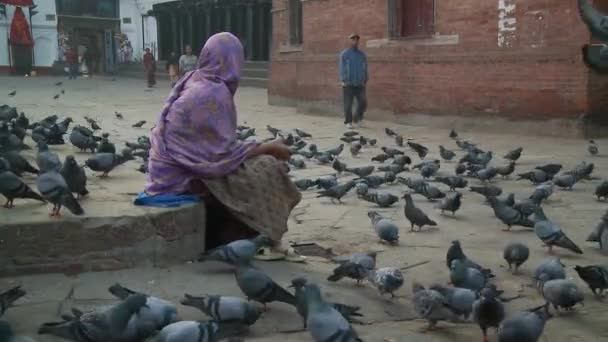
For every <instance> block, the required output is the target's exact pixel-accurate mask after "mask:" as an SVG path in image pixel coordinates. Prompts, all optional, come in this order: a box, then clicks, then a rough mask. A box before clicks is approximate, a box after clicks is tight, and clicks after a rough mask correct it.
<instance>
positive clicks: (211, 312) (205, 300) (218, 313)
mask: <svg viewBox="0 0 608 342" xmlns="http://www.w3.org/2000/svg"><path fill="white" fill-rule="evenodd" d="M180 303H181V304H182V305H185V306H191V307H195V308H197V309H199V310H201V311H202V312H204V313H205V314H206V315H207V316H209V317H211V318H212V319H213V320H215V321H217V322H233V321H236V322H239V323H242V324H244V325H253V324H254V323H255V322H256V321H257V320H258V319H259V318H260V316H261V314H262V312H261V311H260V310H258V309H257V307H256V306H255V305H253V304H251V303H250V302H248V301H246V300H244V299H242V298H239V297H228V296H216V295H205V296H201V297H195V296H192V295H189V294H185V295H184V298H182V299H181V300H180Z"/></svg>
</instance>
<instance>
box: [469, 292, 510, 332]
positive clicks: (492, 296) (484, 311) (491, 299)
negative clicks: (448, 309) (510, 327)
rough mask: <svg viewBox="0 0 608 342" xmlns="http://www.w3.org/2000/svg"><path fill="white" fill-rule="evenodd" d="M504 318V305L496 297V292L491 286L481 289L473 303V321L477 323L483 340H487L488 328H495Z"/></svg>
mask: <svg viewBox="0 0 608 342" xmlns="http://www.w3.org/2000/svg"><path fill="white" fill-rule="evenodd" d="M504 319H505V307H504V305H503V304H502V303H501V302H500V301H499V300H498V299H497V293H496V291H495V290H494V288H492V287H486V288H484V289H483V290H481V296H480V297H479V299H477V300H476V301H475V302H474V303H473V321H475V323H477V324H478V325H479V328H480V329H481V332H482V334H483V341H484V342H489V340H488V328H497V329H498V327H499V326H500V323H501V322H502V321H503V320H504Z"/></svg>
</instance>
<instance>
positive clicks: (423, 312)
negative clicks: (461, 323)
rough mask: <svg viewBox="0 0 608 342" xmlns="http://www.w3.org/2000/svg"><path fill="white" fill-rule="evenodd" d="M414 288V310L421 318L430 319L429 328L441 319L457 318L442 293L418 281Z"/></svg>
mask: <svg viewBox="0 0 608 342" xmlns="http://www.w3.org/2000/svg"><path fill="white" fill-rule="evenodd" d="M412 290H413V292H414V296H413V297H412V304H413V305H414V310H415V311H416V313H417V314H418V315H419V316H420V317H421V318H423V319H425V320H427V321H428V323H429V325H428V327H427V330H431V329H433V328H434V327H435V325H436V324H437V322H439V321H451V320H454V319H455V318H456V316H457V315H456V314H455V313H454V312H452V311H451V310H450V308H449V306H448V302H447V300H446V299H445V297H444V296H443V295H442V294H441V293H439V292H437V291H435V290H431V289H429V290H427V289H425V288H424V286H422V285H421V284H419V283H417V282H414V284H413V286H412Z"/></svg>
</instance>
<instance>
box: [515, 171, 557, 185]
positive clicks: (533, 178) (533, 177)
mask: <svg viewBox="0 0 608 342" xmlns="http://www.w3.org/2000/svg"><path fill="white" fill-rule="evenodd" d="M517 176H518V177H519V178H518V180H519V179H527V180H529V181H530V182H532V184H535V185H538V184H540V183H544V182H546V181H548V180H550V179H551V177H552V176H550V175H549V174H547V173H546V172H545V171H543V170H540V169H534V170H532V171H529V172H524V173H519V174H518V175H517Z"/></svg>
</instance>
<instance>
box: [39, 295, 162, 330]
mask: <svg viewBox="0 0 608 342" xmlns="http://www.w3.org/2000/svg"><path fill="white" fill-rule="evenodd" d="M146 300H147V299H146V296H145V295H143V294H136V295H132V296H129V297H128V298H127V299H125V300H123V301H121V302H119V303H117V304H114V305H111V306H105V307H99V308H95V309H93V310H91V311H88V312H84V313H82V312H80V311H75V310H72V311H74V313H75V316H76V317H71V319H70V320H66V319H65V317H64V321H63V322H57V323H44V324H43V325H42V326H41V327H40V329H39V330H38V333H39V334H43V335H44V334H48V335H55V336H59V337H62V338H65V339H68V340H72V341H79V342H84V341H93V342H102V341H139V340H140V339H143V338H146V337H148V336H150V335H152V334H154V333H155V328H154V326H153V325H152V324H141V325H139V324H138V323H139V322H138V319H137V317H136V313H137V312H139V310H140V309H142V308H143V307H144V306H145V305H146Z"/></svg>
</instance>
